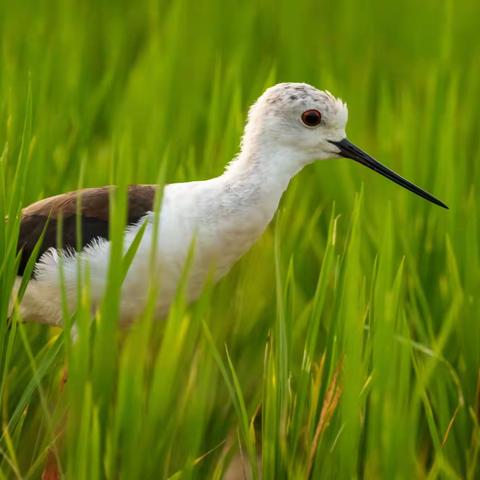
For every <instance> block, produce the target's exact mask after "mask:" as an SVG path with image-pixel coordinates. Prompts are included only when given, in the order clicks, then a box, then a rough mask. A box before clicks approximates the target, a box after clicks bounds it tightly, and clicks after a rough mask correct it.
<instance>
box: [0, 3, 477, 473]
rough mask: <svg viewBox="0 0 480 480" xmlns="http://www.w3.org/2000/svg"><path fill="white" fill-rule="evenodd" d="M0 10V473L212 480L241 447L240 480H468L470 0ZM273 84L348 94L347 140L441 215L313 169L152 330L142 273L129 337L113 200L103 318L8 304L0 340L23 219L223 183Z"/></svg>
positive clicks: (471, 414)
mask: <svg viewBox="0 0 480 480" xmlns="http://www.w3.org/2000/svg"><path fill="white" fill-rule="evenodd" d="M1 12H2V13H1V15H0V46H1V48H0V66H1V68H0V152H1V154H0V218H4V217H5V218H6V217H8V221H6V222H0V395H1V419H2V422H1V425H2V428H1V432H0V476H1V478H39V477H40V475H41V472H42V470H43V468H44V465H45V463H46V458H47V455H51V456H54V457H56V458H57V462H58V465H59V471H60V473H61V475H63V476H65V478H75V479H96V478H98V479H100V478H109V479H114V478H124V479H134V478H172V479H179V478H182V479H183V478H215V479H220V478H222V477H223V475H224V474H225V472H226V471H227V470H228V468H229V465H230V464H231V462H232V459H233V460H234V457H235V456H236V455H238V454H239V453H240V454H241V455H242V456H243V457H244V458H245V459H246V461H245V470H246V472H247V474H248V475H251V477H252V478H266V479H270V478H271V479H273V478H275V479H281V478H369V479H370V478H389V479H390V478H392V479H394V478H408V479H410V478H431V479H434V478H455V479H456V478H468V479H474V478H479V476H480V463H479V455H480V426H479V423H480V418H479V415H480V404H479V402H480V397H479V391H480V380H479V378H480V322H479V312H480V294H479V292H480V256H479V253H480V252H479V233H480V232H479V225H478V220H477V219H478V214H479V212H478V200H477V198H478V197H477V195H478V192H479V188H480V172H479V169H478V166H477V165H478V164H479V160H480V153H479V152H480V145H479V135H478V128H479V125H480V110H479V108H478V105H479V102H480V64H479V62H478V58H479V57H480V43H479V42H478V18H479V16H480V8H479V5H478V1H476V0H463V1H462V2H453V1H449V0H444V1H438V0H426V1H423V2H417V1H414V0H406V1H402V2H384V1H381V0H373V1H370V2H353V1H351V0H339V1H335V2H333V1H331V2H328V1H326V0H325V1H313V0H298V1H295V2H293V1H291V2H287V1H285V2H284V1H280V2H278V1H276V0H275V1H274V0H262V1H259V2H240V3H239V2H233V1H231V0H208V1H203V0H201V1H198V2H187V1H186V0H171V1H156V0H145V1H136V2H127V1H126V0H119V1H115V2H113V1H108V0H95V1H93V0H91V1H82V2H78V1H73V0H39V1H31V0H30V1H29V0H2V2H1ZM277 81H306V82H309V83H312V84H314V85H316V86H318V87H320V88H327V89H329V90H331V91H332V92H334V93H335V94H336V95H339V96H341V97H342V98H344V99H345V100H347V101H348V104H349V107H350V117H351V118H350V121H349V125H348V132H349V136H350V138H351V139H352V141H354V142H355V143H357V144H359V145H360V146H362V148H364V149H365V150H367V151H369V152H370V153H371V154H372V155H374V156H375V157H376V158H378V159H379V160H380V161H382V162H384V163H386V164H387V165H389V166H391V167H392V168H394V169H395V170H396V171H398V172H399V173H401V174H402V175H404V176H405V177H407V178H409V179H411V180H412V181H414V182H416V183H418V184H419V185H420V186H422V187H425V188H426V189H427V190H429V191H431V192H433V193H434V194H435V195H437V196H438V197H439V198H441V199H442V200H444V201H445V202H446V203H447V204H448V205H449V206H450V210H449V211H445V210H442V209H440V208H437V207H435V206H433V205H431V204H429V203H427V202H425V201H423V200H421V199H419V198H418V197H416V196H414V195H412V194H410V193H409V192H407V191H405V190H402V189H400V188H399V187H397V186H395V185H394V184H392V183H390V182H388V181H386V180H385V179H384V178H382V177H380V176H378V175H375V174H374V173H373V172H371V171H368V170H367V169H365V168H362V167H361V166H359V165H356V164H353V162H351V161H348V160H334V161H325V162H321V163H318V164H316V165H314V166H311V167H308V168H307V169H306V170H305V171H303V172H302V173H301V174H299V175H298V177H297V178H296V179H294V181H293V182H292V184H291V186H290V188H289V191H288V193H287V194H286V196H285V197H284V199H283V200H282V204H281V209H280V212H279V214H278V216H277V220H276V221H275V222H274V224H273V225H272V226H271V227H270V228H269V230H268V231H267V232H266V234H265V235H264V236H263V237H262V239H261V241H260V242H259V243H258V244H257V245H256V246H255V247H254V248H253V249H252V251H251V252H250V253H249V254H248V255H247V256H246V257H245V258H244V259H242V260H241V262H240V263H239V264H238V265H237V266H236V267H235V268H234V269H233V271H232V272H231V273H230V274H229V276H228V277H227V278H225V279H224V280H223V281H222V282H221V283H220V284H219V285H217V286H215V287H213V288H210V289H208V291H207V292H206V293H205V295H204V296H203V297H202V298H201V299H200V300H199V301H198V302H196V303H195V304H194V305H192V306H189V307H187V306H185V305H184V303H183V301H182V296H181V295H179V298H178V301H177V302H176V303H175V305H174V306H173V308H172V310H171V312H170V314H169V316H168V318H167V319H165V320H163V321H160V322H155V321H154V319H153V318H152V305H153V300H154V294H155V288H154V287H155V285H154V282H152V292H151V295H150V299H151V301H150V303H149V304H148V305H147V307H146V309H145V312H144V314H143V315H142V318H141V319H139V322H138V323H137V325H136V326H134V327H133V328H132V329H131V330H130V331H128V332H126V333H125V332H120V331H119V329H118V328H117V311H118V300H119V295H120V287H121V279H122V278H123V276H124V272H125V269H126V268H128V264H129V262H130V260H131V256H132V254H133V253H134V250H132V251H130V252H128V253H127V255H126V257H124V258H122V249H121V241H122V238H121V234H122V230H123V224H124V215H123V214H124V212H125V189H124V188H119V189H118V191H117V194H116V196H115V197H116V198H115V199H114V209H113V211H112V230H111V234H112V239H113V240H112V241H113V244H114V248H113V249H112V259H111V260H112V261H111V269H110V273H109V286H108V294H107V296H106V298H105V301H104V302H103V304H102V306H101V308H100V309H99V311H98V312H97V313H96V314H95V315H94V317H93V318H92V315H91V308H90V300H89V289H88V284H85V282H83V283H84V285H83V287H82V288H81V289H79V304H80V308H79V310H78V311H77V312H65V323H66V326H67V329H66V330H67V332H66V334H63V333H62V332H61V331H59V330H53V329H47V328H45V327H43V326H40V325H25V324H22V323H19V322H18V314H17V313H15V314H14V315H13V318H12V320H13V323H12V327H11V328H10V329H8V328H7V316H8V309H9V298H10V292H11V290H12V288H13V284H14V279H15V268H16V264H17V259H16V257H15V245H16V236H17V232H18V216H19V211H20V208H21V207H22V206H24V205H26V204H28V203H30V202H32V201H35V200H37V199H38V198H41V197H42V196H47V195H52V194H55V193H59V192H63V191H68V190H72V189H75V188H77V187H78V186H79V185H82V186H95V185H105V184H109V183H115V184H118V185H120V186H121V187H125V186H126V185H127V184H129V183H137V182H142V183H152V182H157V181H160V183H162V182H163V181H165V182H175V181H185V180H192V179H202V178H208V177H210V176H214V175H217V174H220V173H221V171H222V169H223V166H224V165H225V164H226V163H227V162H228V161H229V160H230V159H231V158H232V156H233V155H234V154H235V153H236V152H237V151H238V144H239V138H240V135H241V133H242V127H243V123H244V120H245V114H246V110H247V108H248V105H249V104H250V103H251V102H252V101H253V100H254V99H255V98H256V97H257V96H258V95H259V94H260V93H261V92H262V91H263V89H264V87H265V86H267V85H270V84H272V83H275V82H277ZM362 185H363V187H362ZM133 248H135V245H134V246H133ZM72 314H73V315H74V316H73V317H71V315H72ZM73 320H75V321H76V323H77V326H78V341H77V342H72V341H71V337H70V334H69V331H70V329H71V325H72V321H73ZM65 365H68V381H67V383H66V385H65V387H64V390H63V392H62V391H61V389H60V378H61V376H62V371H63V368H64V366H65Z"/></svg>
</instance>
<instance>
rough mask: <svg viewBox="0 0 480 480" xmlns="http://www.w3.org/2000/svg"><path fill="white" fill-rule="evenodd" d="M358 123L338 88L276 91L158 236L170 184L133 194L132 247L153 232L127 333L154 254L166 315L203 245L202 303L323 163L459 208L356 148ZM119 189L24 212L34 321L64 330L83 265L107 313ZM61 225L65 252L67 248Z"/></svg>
mask: <svg viewBox="0 0 480 480" xmlns="http://www.w3.org/2000/svg"><path fill="white" fill-rule="evenodd" d="M347 120H348V108H347V105H346V103H344V102H343V101H342V100H341V99H339V98H336V97H335V96H333V95H332V94H331V93H329V92H328V91H326V90H319V89H317V88H315V87H313V86H311V85H308V84H306V83H279V84H276V85H274V86H272V87H270V88H268V89H267V90H265V92H264V93H263V94H262V95H261V96H260V97H259V98H258V99H257V101H256V102H255V103H254V104H253V105H252V106H251V107H250V109H249V111H248V117H247V121H246V125H245V128H244V132H243V136H242V139H241V142H240V150H239V153H238V154H237V155H236V156H235V157H234V158H233V160H232V161H231V162H230V163H228V164H227V166H226V168H225V170H224V172H223V173H222V174H221V175H219V176H217V177H214V178H211V179H208V180H203V181H192V182H184V183H173V184H167V185H165V186H164V187H163V189H162V194H161V204H160V208H159V216H158V217H157V218H158V235H155V218H156V217H155V214H154V202H155V198H156V195H157V192H158V190H159V188H160V186H159V185H155V184H140V185H130V186H128V188H127V219H126V227H125V232H124V238H123V248H124V249H125V250H127V249H128V248H129V246H130V245H132V242H134V239H135V238H136V236H137V235H138V233H139V230H140V229H144V230H143V231H142V233H143V234H142V236H141V239H140V241H139V243H138V248H137V250H136V252H135V256H134V258H133V260H132V262H131V264H130V266H129V269H128V272H127V273H126V275H125V277H124V280H123V284H122V288H121V295H120V305H119V324H120V325H121V326H126V325H130V324H131V323H132V322H133V321H135V319H136V318H138V316H139V314H140V313H141V312H142V310H143V308H144V307H145V303H146V301H147V294H148V293H147V292H148V291H149V282H150V281H151V278H152V277H151V276H150V274H149V272H151V271H152V270H151V269H152V265H151V259H152V257H151V251H152V249H153V250H154V251H155V257H154V258H155V264H154V265H153V269H154V272H155V276H156V277H155V278H157V279H158V284H159V286H160V287H159V291H158V292H157V296H156V299H155V316H156V317H158V318H162V317H164V316H165V315H166V314H167V313H168V311H169V307H170V305H171V304H172V301H173V300H174V298H175V295H176V292H177V288H178V285H179V282H180V279H181V278H182V273H183V271H184V269H185V264H186V262H187V258H189V252H191V247H192V243H194V249H193V250H194V254H193V257H192V259H191V262H190V264H189V269H188V274H187V277H188V278H187V280H186V283H185V287H184V288H185V299H186V301H187V302H192V301H194V300H195V299H197V298H198V297H199V295H200V294H201V292H202V289H203V288H204V286H205V283H206V281H207V279H209V281H211V280H213V281H214V282H217V281H219V280H220V279H221V278H222V277H223V276H225V275H226V274H227V272H228V271H229V270H230V269H231V267H232V266H233V265H234V264H235V263H236V262H237V261H238V260H239V259H240V258H241V257H242V256H243V255H244V254H245V253H246V252H247V251H248V250H249V249H250V247H251V246H252V245H253V244H254V243H255V241H256V240H257V239H258V238H259V237H260V236H261V235H262V233H263V232H264V231H265V229H266V228H267V226H268V225H269V223H270V222H271V220H272V218H273V217H274V215H275V212H276V210H277V208H278V205H279V201H280V199H281V197H282V195H283V193H284V192H285V190H286V189H287V187H288V185H289V182H290V180H291V179H292V178H293V177H294V176H295V175H296V174H297V173H298V172H299V171H300V170H302V169H303V168H304V167H306V166H307V165H309V164H311V163H313V162H316V161H319V160H323V159H328V158H348V159H351V160H354V161H355V162H358V163H360V164H362V165H364V166H366V167H368V168H369V169H371V170H374V171H375V172H378V173H380V174H381V175H383V176H384V177H386V178H388V179H390V180H392V181H393V182H395V183H397V184H398V185H400V186H402V187H404V188H406V189H408V190H410V191H411V192H413V193H415V194H417V195H419V196H420V197H423V198H424V199H426V200H428V201H430V202H432V203H434V204H436V205H439V206H440V207H443V208H448V207H447V206H446V205H445V204H444V203H443V202H441V201H440V200H438V199H437V198H435V197H434V196H433V195H431V194H429V193H428V192H426V191H425V190H423V189H421V188H419V187H418V186H416V185H414V184H413V183H411V182H410V181H408V180H406V179H404V178H403V177H401V176H400V175H398V174H397V173H395V172H394V171H393V170H391V169H389V168H388V167H386V166H385V165H383V164H381V163H380V162H378V161H377V160H375V159H374V158H372V157H371V156H370V155H368V154H367V153H365V152H364V151H363V150H361V149H360V148H358V147H357V146H355V145H354V144H353V143H351V142H350V141H349V140H348V139H347V136H346V132H345V128H346V124H347ZM114 188H116V187H115V186H105V187H101V188H85V189H81V190H77V191H74V192H68V193H64V194H60V195H57V196H53V197H50V198H46V199H43V200H40V201H38V202H36V203H33V204H32V205H30V206H27V207H26V208H24V209H23V210H22V213H21V218H20V229H19V239H18V247H17V248H18V250H17V253H18V255H19V257H20V261H19V268H18V274H17V278H16V286H17V289H18V286H19V285H20V282H21V279H22V275H24V274H25V271H26V266H27V263H28V260H29V258H30V256H31V255H32V252H34V249H35V246H36V245H37V242H39V247H38V248H37V254H38V256H37V258H36V261H35V264H34V269H33V273H32V278H30V280H29V282H28V284H27V287H26V290H25V292H24V295H23V297H22V298H21V300H19V303H18V305H19V313H20V316H21V318H22V320H23V321H31V322H38V323H43V324H47V325H51V326H60V327H61V326H62V325H63V318H62V317H63V313H62V312H63V309H62V294H61V293H62V288H64V292H65V296H66V300H67V304H68V307H69V308H70V309H72V310H74V309H75V308H76V302H77V288H78V285H77V282H78V275H77V273H78V272H77V268H79V267H78V265H79V263H81V264H82V265H83V264H85V263H87V264H88V273H89V284H90V291H91V293H90V295H91V301H92V307H93V308H95V307H96V306H98V305H100V304H101V301H102V297H103V295H104V293H105V290H106V285H107V272H108V266H109V254H110V250H111V239H109V208H110V204H111V200H110V197H111V192H112V189H114ZM78 217H79V218H78ZM60 224H61V225H62V227H61V232H62V233H61V243H60V245H57V237H59V228H60V227H59V226H60ZM78 227H80V232H78V231H77V228H78ZM79 234H80V235H79ZM42 235H43V236H42ZM77 238H81V244H77V243H78V241H77ZM39 239H40V240H39ZM79 260H80V262H79ZM60 268H62V270H63V272H62V277H61V276H60V275H59V269H60Z"/></svg>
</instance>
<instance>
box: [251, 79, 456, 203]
mask: <svg viewBox="0 0 480 480" xmlns="http://www.w3.org/2000/svg"><path fill="white" fill-rule="evenodd" d="M347 120H348V109H347V105H346V104H345V103H344V102H343V101H342V100H340V99H339V98H336V97H334V96H333V95H332V94H331V93H329V92H328V91H322V90H318V89H316V88H315V87H312V86H311V85H308V84H305V83H279V84H277V85H274V86H273V87H270V88H268V89H267V90H266V91H265V92H264V93H263V95H262V96H261V97H260V98H259V99H258V100H257V101H256V102H255V103H254V104H253V106H252V107H251V108H250V111H249V114H248V122H247V126H246V128H245V133H244V137H243V141H242V148H243V149H248V148H252V147H253V149H254V150H255V151H261V152H262V156H263V157H264V158H265V157H267V158H268V157H271V158H273V159H275V160H272V161H277V162H283V163H284V165H282V166H283V167H285V168H289V169H290V170H291V171H294V172H296V171H298V170H299V169H301V168H302V167H304V166H305V165H307V164H309V163H312V162H313V161H316V160H322V159H327V158H339V157H344V158H349V159H351V160H354V161H356V162H359V163H361V164H362V165H364V166H366V167H368V168H370V169H372V170H374V171H376V172H378V173H380V174H381V175H383V176H385V177H387V178H388V179H390V180H392V181H393V182H395V183H397V184H399V185H401V186H402V187H404V188H406V189H408V190H410V191H411V192H413V193H415V194H417V195H419V196H421V197H423V198H425V199H427V200H429V201H430V202H432V203H435V204H436V205H440V206H441V207H444V208H448V207H447V206H446V205H445V204H444V203H443V202H441V201H440V200H438V199H437V198H435V197H434V196H432V195H431V194H429V193H428V192H426V191H425V190H423V189H421V188H419V187H417V186H416V185H414V184H413V183H411V182H409V181H408V180H406V179H404V178H403V177H401V176H400V175H398V174H397V173H395V172H394V171H392V170H390V169H389V168H388V167H386V166H385V165H383V164H381V163H380V162H378V161H377V160H375V159H374V158H372V157H371V156H370V155H368V154H367V153H365V152H364V151H362V150H361V149H360V148H358V147H356V146H355V145H354V144H353V143H351V142H350V141H349V140H348V139H347V136H346V132H345V128H346V123H347ZM269 152H270V154H269ZM278 167H279V168H280V167H281V166H280V165H278Z"/></svg>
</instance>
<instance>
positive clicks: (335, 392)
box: [306, 360, 343, 478]
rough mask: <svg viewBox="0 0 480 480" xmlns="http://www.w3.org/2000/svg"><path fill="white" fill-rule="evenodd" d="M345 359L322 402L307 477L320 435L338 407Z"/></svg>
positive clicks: (337, 368) (341, 362) (339, 363)
mask: <svg viewBox="0 0 480 480" xmlns="http://www.w3.org/2000/svg"><path fill="white" fill-rule="evenodd" d="M342 366H343V361H342V360H340V361H339V362H338V365H337V367H336V368H335V371H334V373H333V376H332V380H331V381H330V384H329V385H328V388H327V391H326V393H325V398H324V400H323V404H322V410H321V412H320V418H319V419H318V423H317V428H316V429H315V434H314V436H313V441H312V447H311V448H310V454H309V457H308V465H307V475H306V477H307V478H308V477H310V474H311V471H312V467H313V460H314V459H315V454H316V452H317V448H318V443H319V441H320V436H321V435H322V433H323V432H324V431H325V429H326V428H327V426H328V424H329V422H330V420H331V418H332V416H333V413H334V412H335V410H336V409H337V406H338V403H339V401H340V396H341V394H342V386H341V385H339V383H338V377H339V374H340V372H341V370H342Z"/></svg>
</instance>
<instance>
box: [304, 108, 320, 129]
mask: <svg viewBox="0 0 480 480" xmlns="http://www.w3.org/2000/svg"><path fill="white" fill-rule="evenodd" d="M321 121H322V114H321V113H320V112H319V111H318V110H306V111H305V112H303V113H302V122H303V123H304V124H305V125H306V126H307V127H316V126H317V125H319V124H320V122H321Z"/></svg>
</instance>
